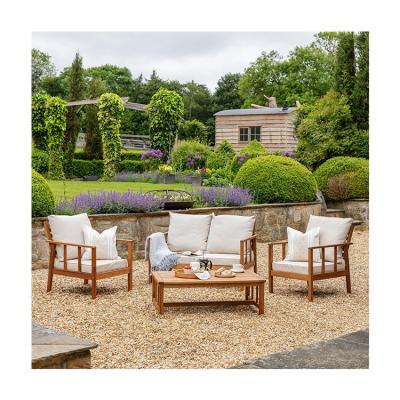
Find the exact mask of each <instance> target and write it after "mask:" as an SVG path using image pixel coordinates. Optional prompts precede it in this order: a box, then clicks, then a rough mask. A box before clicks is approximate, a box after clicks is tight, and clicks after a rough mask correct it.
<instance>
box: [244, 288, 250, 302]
mask: <svg viewBox="0 0 400 400" xmlns="http://www.w3.org/2000/svg"><path fill="white" fill-rule="evenodd" d="M249 295H250V287H249V286H246V288H245V299H246V300H248V299H249Z"/></svg>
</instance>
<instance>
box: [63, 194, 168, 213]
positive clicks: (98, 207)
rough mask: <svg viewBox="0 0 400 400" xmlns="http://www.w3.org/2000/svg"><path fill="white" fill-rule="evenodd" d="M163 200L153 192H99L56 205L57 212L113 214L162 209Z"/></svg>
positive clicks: (80, 195) (78, 196) (82, 195)
mask: <svg viewBox="0 0 400 400" xmlns="http://www.w3.org/2000/svg"><path fill="white" fill-rule="evenodd" d="M161 206H162V202H161V201H160V200H159V199H157V198H156V197H155V196H153V195H151V194H146V193H141V192H131V191H130V190H128V191H126V192H123V193H121V192H114V191H111V192H104V191H101V192H98V193H86V194H83V193H81V194H79V195H77V196H75V197H73V198H72V199H71V200H63V201H61V202H60V203H58V204H57V206H56V213H57V214H79V213H82V212H86V213H88V214H113V213H133V212H146V211H156V210H160V209H161Z"/></svg>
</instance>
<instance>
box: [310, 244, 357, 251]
mask: <svg viewBox="0 0 400 400" xmlns="http://www.w3.org/2000/svg"><path fill="white" fill-rule="evenodd" d="M352 244H353V243H336V244H324V245H321V246H311V247H309V249H312V250H314V249H326V248H328V247H349V246H350V245H352Z"/></svg>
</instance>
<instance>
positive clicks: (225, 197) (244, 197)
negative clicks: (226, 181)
mask: <svg viewBox="0 0 400 400" xmlns="http://www.w3.org/2000/svg"><path fill="white" fill-rule="evenodd" d="M198 196H199V199H200V202H201V203H203V204H206V205H207V206H208V207H243V206H245V205H247V204H249V203H251V201H252V200H253V196H252V195H251V194H250V192H249V191H248V190H247V189H242V188H238V187H227V188H211V189H200V190H199V192H198Z"/></svg>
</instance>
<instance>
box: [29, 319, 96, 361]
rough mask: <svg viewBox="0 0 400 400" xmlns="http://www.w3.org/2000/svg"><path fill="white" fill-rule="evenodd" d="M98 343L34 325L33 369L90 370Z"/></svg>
mask: <svg viewBox="0 0 400 400" xmlns="http://www.w3.org/2000/svg"><path fill="white" fill-rule="evenodd" d="M96 347H97V344H96V343H93V342H91V341H88V340H82V339H79V338H77V337H74V336H69V335H66V334H63V333H60V332H57V331H55V330H53V329H48V328H44V327H42V326H40V325H37V324H34V323H32V368H90V364H91V355H90V350H91V349H94V348H96Z"/></svg>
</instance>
